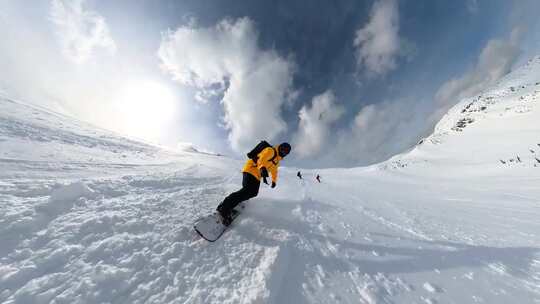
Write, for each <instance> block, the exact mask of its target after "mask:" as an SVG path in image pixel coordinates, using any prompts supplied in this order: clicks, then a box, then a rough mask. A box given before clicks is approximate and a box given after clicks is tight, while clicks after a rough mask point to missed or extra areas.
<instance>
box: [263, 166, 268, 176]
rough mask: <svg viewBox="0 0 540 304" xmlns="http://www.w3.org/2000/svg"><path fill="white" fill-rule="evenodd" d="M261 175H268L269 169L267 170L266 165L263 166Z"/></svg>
mask: <svg viewBox="0 0 540 304" xmlns="http://www.w3.org/2000/svg"><path fill="white" fill-rule="evenodd" d="M261 176H262V177H268V170H266V168H265V167H262V168H261Z"/></svg>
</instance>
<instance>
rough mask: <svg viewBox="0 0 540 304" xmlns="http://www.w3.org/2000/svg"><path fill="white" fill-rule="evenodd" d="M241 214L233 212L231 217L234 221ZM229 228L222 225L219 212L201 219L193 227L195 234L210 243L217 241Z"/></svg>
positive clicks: (234, 210) (236, 211)
mask: <svg viewBox="0 0 540 304" xmlns="http://www.w3.org/2000/svg"><path fill="white" fill-rule="evenodd" d="M239 214H240V211H238V210H236V209H233V210H232V213H231V217H232V219H233V221H234V219H235V218H236V217H237V216H238V215H239ZM231 225H232V223H231ZM229 227H230V225H229ZM229 227H227V226H225V225H223V224H222V223H221V216H220V215H219V214H218V213H217V212H214V213H212V214H209V215H206V216H203V217H201V218H200V219H198V220H197V221H196V222H195V224H194V225H193V229H195V232H197V234H198V235H199V236H201V237H202V238H203V239H205V240H207V241H209V242H215V241H217V240H218V239H219V238H220V237H221V236H222V235H223V233H224V232H225V231H226V230H227V228H229Z"/></svg>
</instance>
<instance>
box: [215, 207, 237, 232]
mask: <svg viewBox="0 0 540 304" xmlns="http://www.w3.org/2000/svg"><path fill="white" fill-rule="evenodd" d="M216 210H217V212H218V214H219V215H220V217H221V223H222V224H223V225H224V226H225V227H228V226H229V225H230V224H231V223H232V221H233V219H232V217H231V212H230V211H227V210H225V209H224V208H222V206H221V205H219V206H218V207H217V209H216Z"/></svg>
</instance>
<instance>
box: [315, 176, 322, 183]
mask: <svg viewBox="0 0 540 304" xmlns="http://www.w3.org/2000/svg"><path fill="white" fill-rule="evenodd" d="M315 179H316V180H317V181H318V182H319V183H320V182H321V176H320V175H319V174H317V177H315Z"/></svg>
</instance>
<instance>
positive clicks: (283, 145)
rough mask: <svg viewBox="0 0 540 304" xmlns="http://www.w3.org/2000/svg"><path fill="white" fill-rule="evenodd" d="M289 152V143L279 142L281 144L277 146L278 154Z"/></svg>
mask: <svg viewBox="0 0 540 304" xmlns="http://www.w3.org/2000/svg"><path fill="white" fill-rule="evenodd" d="M290 152H291V145H289V143H287V142H284V143H281V145H279V147H278V154H279V156H281V157H285V156H287V154H289V153H290Z"/></svg>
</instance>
